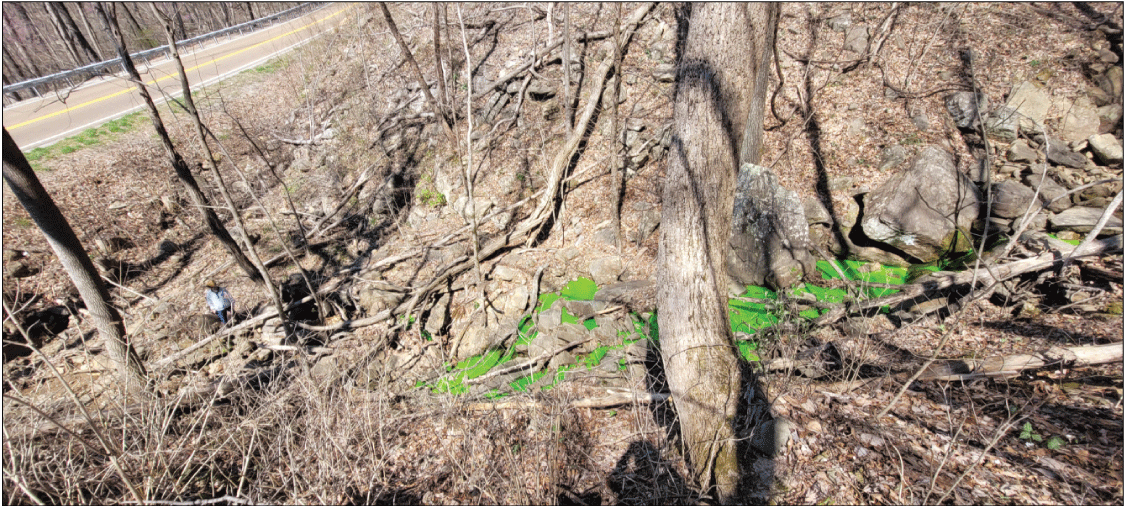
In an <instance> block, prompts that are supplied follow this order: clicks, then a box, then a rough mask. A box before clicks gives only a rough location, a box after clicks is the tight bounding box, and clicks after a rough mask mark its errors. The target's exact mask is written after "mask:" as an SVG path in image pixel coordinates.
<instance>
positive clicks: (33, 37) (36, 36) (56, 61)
mask: <svg viewBox="0 0 1124 506" xmlns="http://www.w3.org/2000/svg"><path fill="white" fill-rule="evenodd" d="M8 5H11V6H12V9H13V10H15V12H16V16H17V17H18V18H19V19H20V21H22V25H23V26H25V27H27V30H28V32H29V34H30V37H29V38H30V40H28V41H27V44H26V45H27V46H28V48H36V47H42V48H46V50H47V54H49V55H51V58H50V59H49V60H48V61H46V62H44V69H43V72H42V73H40V75H41V76H44V75H47V74H49V73H52V72H57V71H59V70H62V69H64V68H66V65H65V64H64V63H63V61H62V58H59V55H58V53H57V52H55V48H54V46H52V45H51V44H48V43H47V41H46V40H45V39H44V38H43V35H42V34H41V33H39V28H38V25H36V24H35V23H33V22H32V21H31V16H29V15H28V14H27V9H24V8H23V5H22V4H21V3H19V2H11V3H9V4H8ZM5 14H7V11H5ZM4 21H5V25H7V21H8V20H7V18H6V17H5V20H4ZM14 26H15V25H13V27H14ZM13 30H14V28H13ZM4 43H5V44H7V43H8V39H5V40H4ZM16 46H17V48H18V49H19V51H20V52H24V50H25V49H28V48H25V47H23V46H24V45H23V44H16ZM29 59H31V58H29Z"/></svg>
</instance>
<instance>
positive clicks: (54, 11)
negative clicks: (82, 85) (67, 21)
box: [44, 2, 82, 68]
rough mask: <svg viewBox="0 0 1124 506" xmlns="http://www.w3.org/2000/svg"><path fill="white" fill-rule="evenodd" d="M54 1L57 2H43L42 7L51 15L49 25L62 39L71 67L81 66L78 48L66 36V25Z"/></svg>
mask: <svg viewBox="0 0 1124 506" xmlns="http://www.w3.org/2000/svg"><path fill="white" fill-rule="evenodd" d="M56 3H57V2H47V3H45V4H44V8H45V9H47V12H48V13H49V14H50V15H51V25H52V26H54V27H55V34H56V35H58V36H59V40H60V41H62V46H63V48H64V49H66V53H67V54H68V55H70V60H71V62H73V67H81V66H82V59H81V58H79V56H78V48H77V47H75V44H74V43H73V41H71V40H70V39H69V38H68V37H67V35H68V34H67V32H66V27H65V26H64V25H63V22H62V18H61V15H60V14H59V12H58V6H57V5H55V4H56ZM60 63H61V62H60ZM73 67H72V68H73Z"/></svg>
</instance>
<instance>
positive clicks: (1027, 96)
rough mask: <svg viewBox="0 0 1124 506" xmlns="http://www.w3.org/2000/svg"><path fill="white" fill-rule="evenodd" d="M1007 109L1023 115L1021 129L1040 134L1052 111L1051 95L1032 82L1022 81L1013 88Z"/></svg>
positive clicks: (1008, 98) (1020, 123) (1008, 97)
mask: <svg viewBox="0 0 1124 506" xmlns="http://www.w3.org/2000/svg"><path fill="white" fill-rule="evenodd" d="M1007 107H1009V108H1011V109H1014V110H1015V111H1017V112H1018V113H1019V114H1020V115H1021V121H1020V122H1019V128H1020V129H1022V130H1023V131H1025V132H1035V133H1040V132H1041V131H1042V130H1041V125H1043V124H1045V121H1046V113H1047V112H1049V111H1050V94H1049V93H1047V92H1045V91H1043V90H1042V89H1041V88H1040V87H1039V86H1038V85H1037V84H1035V83H1033V82H1031V81H1020V82H1018V83H1016V84H1015V85H1014V86H1012V87H1011V93H1010V95H1008V96H1007Z"/></svg>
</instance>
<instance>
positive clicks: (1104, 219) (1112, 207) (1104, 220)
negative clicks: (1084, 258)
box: [1062, 192, 1124, 269]
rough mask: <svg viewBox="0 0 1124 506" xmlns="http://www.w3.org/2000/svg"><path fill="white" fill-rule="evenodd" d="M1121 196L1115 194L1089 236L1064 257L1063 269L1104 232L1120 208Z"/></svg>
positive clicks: (1123, 193)
mask: <svg viewBox="0 0 1124 506" xmlns="http://www.w3.org/2000/svg"><path fill="white" fill-rule="evenodd" d="M1122 195H1124V192H1116V196H1115V197H1113V198H1112V202H1110V203H1109V204H1108V207H1106V208H1105V210H1104V212H1103V213H1101V218H1100V219H1099V220H1097V224H1096V225H1095V226H1093V230H1091V231H1090V232H1089V234H1088V235H1086V236H1085V239H1084V240H1082V241H1081V244H1079V245H1078V246H1077V247H1076V248H1074V249H1073V251H1071V252H1069V254H1068V255H1066V257H1065V261H1064V262H1062V268H1063V269H1064V268H1065V267H1066V266H1068V265H1069V264H1070V262H1071V261H1073V257H1075V256H1079V255H1081V254H1082V253H1083V252H1084V251H1085V250H1086V249H1088V248H1089V246H1088V245H1089V242H1090V241H1093V240H1096V238H1097V235H1099V234H1100V233H1101V230H1104V226H1105V225H1106V224H1108V220H1109V219H1110V218H1112V213H1115V212H1116V208H1117V207H1120V201H1121V198H1122V197H1121V196H1122Z"/></svg>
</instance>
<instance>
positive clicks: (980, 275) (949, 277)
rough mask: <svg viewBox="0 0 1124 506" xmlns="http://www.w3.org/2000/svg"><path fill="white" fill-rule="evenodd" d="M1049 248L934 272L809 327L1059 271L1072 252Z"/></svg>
mask: <svg viewBox="0 0 1124 506" xmlns="http://www.w3.org/2000/svg"><path fill="white" fill-rule="evenodd" d="M1121 244H1122V243H1121V236H1112V237H1109V238H1105V239H1100V240H1097V241H1091V242H1089V243H1088V245H1087V246H1086V247H1085V249H1083V250H1082V251H1081V256H1082V258H1084V257H1090V256H1098V255H1103V254H1109V253H1119V252H1120V251H1121ZM1050 246H1052V247H1051V249H1049V250H1046V251H1043V252H1042V253H1040V254H1038V255H1036V256H1033V257H1030V258H1024V259H1021V260H1015V261H1013V262H1009V263H1005V264H1000V265H985V266H983V267H981V268H980V269H973V270H967V271H962V272H946V271H940V272H934V273H932V274H928V275H926V276H924V277H922V278H921V279H919V280H917V281H916V282H915V283H912V284H908V285H902V286H900V287H898V289H900V290H901V291H900V292H898V293H895V294H893V295H887V296H885V297H879V298H876V299H869V300H865V301H858V302H852V303H848V304H841V305H839V306H836V307H835V308H833V309H831V310H830V311H828V312H827V314H824V315H823V316H820V317H819V318H816V319H815V320H814V321H813V324H814V325H816V326H820V325H828V324H831V323H835V322H836V321H839V320H840V319H841V318H843V317H844V316H846V315H848V314H852V313H857V312H861V311H864V310H867V309H872V308H877V307H882V306H894V305H898V304H901V303H903V302H906V301H908V300H911V299H916V298H918V297H934V296H935V295H936V293H937V292H940V291H943V290H947V289H949V288H952V287H954V286H962V285H968V284H970V283H973V282H974V283H975V286H978V287H981V288H984V289H986V288H989V287H991V286H992V285H995V284H996V283H999V282H1002V281H1004V280H1007V279H1010V278H1013V277H1016V276H1020V275H1022V274H1026V273H1028V272H1035V271H1041V270H1045V269H1051V268H1058V267H1061V266H1062V263H1063V262H1064V261H1065V259H1066V258H1067V255H1069V254H1071V253H1072V252H1073V249H1069V248H1067V247H1063V246H1058V245H1057V243H1055V242H1051V243H1050ZM1067 246H1068V245H1067ZM1070 248H1072V247H1070ZM1067 250H1068V251H1067ZM1075 259H1076V257H1075Z"/></svg>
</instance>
